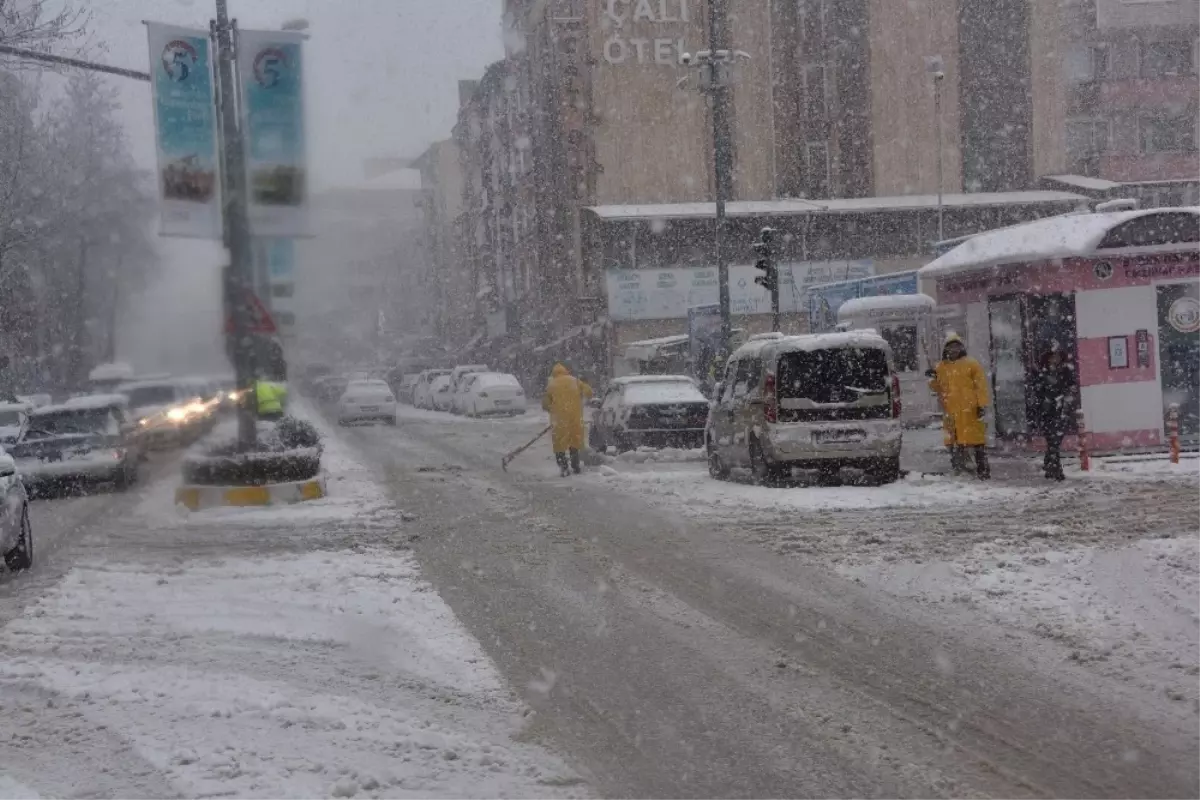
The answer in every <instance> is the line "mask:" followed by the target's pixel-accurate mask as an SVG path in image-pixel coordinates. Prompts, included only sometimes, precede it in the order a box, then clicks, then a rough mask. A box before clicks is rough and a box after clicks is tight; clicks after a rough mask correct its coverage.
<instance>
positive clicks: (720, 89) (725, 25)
mask: <svg viewBox="0 0 1200 800" xmlns="http://www.w3.org/2000/svg"><path fill="white" fill-rule="evenodd" d="M726 2H727V0H709V4H708V39H709V42H708V46H709V49H710V51H711V53H712V57H711V60H710V61H709V64H708V69H709V70H710V71H711V78H710V80H709V81H708V86H709V89H708V91H709V93H710V94H711V95H712V125H713V195H714V200H715V205H716V226H715V230H714V232H713V249H714V256H715V258H716V260H717V303H719V304H720V309H721V349H722V351H723V352H724V354H725V356H726V357H728V356H729V353H730V339H732V337H733V320H732V313H731V311H730V308H729V264H728V263H727V261H726V258H725V202H726V200H727V199H728V198H729V196H730V195H731V194H732V193H733V192H732V177H733V175H732V173H733V144H732V134H731V132H730V107H729V81H730V74H729V72H730V69H729V67H730V63H731V62H732V57H731V55H730V52H729V22H728V18H727V16H726V7H725V4H726Z"/></svg>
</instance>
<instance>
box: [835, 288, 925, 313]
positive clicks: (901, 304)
mask: <svg viewBox="0 0 1200 800" xmlns="http://www.w3.org/2000/svg"><path fill="white" fill-rule="evenodd" d="M936 305H937V301H936V300H934V299H933V298H932V297H930V296H929V295H927V294H919V293H918V294H881V295H876V296H874V297H855V298H853V299H851V300H847V301H846V302H844V303H842V304H841V305H840V306H838V317H839V318H840V317H841V316H842V315H843V314H845V315H847V316H849V315H851V314H870V313H871V312H883V311H920V310H922V309H932V308H933V307H934V306H936Z"/></svg>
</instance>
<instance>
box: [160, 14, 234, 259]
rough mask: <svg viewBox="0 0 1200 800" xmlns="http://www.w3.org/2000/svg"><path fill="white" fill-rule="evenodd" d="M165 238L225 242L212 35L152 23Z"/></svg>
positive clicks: (162, 223)
mask: <svg viewBox="0 0 1200 800" xmlns="http://www.w3.org/2000/svg"><path fill="white" fill-rule="evenodd" d="M146 30H147V33H148V35H149V39H150V89H151V92H152V95H153V103H154V127H155V139H156V143H157V147H158V187H159V193H160V195H161V198H162V208H161V212H162V213H161V222H160V225H159V233H160V234H162V235H163V236H187V237H194V238H204V239H220V238H221V191H220V183H219V181H218V177H217V176H218V169H217V127H216V121H217V120H216V116H217V115H216V106H215V105H214V102H213V76H212V46H211V43H210V42H209V38H208V31H202V30H193V29H190V28H177V27H175V26H173V25H160V24H158V23H155V22H148V23H146Z"/></svg>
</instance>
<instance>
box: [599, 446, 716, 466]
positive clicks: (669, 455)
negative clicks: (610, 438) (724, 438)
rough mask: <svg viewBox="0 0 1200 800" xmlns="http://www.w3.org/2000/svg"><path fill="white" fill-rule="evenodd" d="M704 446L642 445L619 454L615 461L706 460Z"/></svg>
mask: <svg viewBox="0 0 1200 800" xmlns="http://www.w3.org/2000/svg"><path fill="white" fill-rule="evenodd" d="M707 458H708V456H707V455H706V454H705V452H704V448H703V447H662V448H657V449H656V448H652V447H641V448H638V449H637V450H628V451H626V452H624V453H619V454H617V456H616V458H615V461H617V462H619V463H624V464H683V463H687V462H693V461H705V460H707Z"/></svg>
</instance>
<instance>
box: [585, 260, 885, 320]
mask: <svg viewBox="0 0 1200 800" xmlns="http://www.w3.org/2000/svg"><path fill="white" fill-rule="evenodd" d="M759 274H760V273H759V271H758V270H756V269H755V268H754V266H753V265H752V264H735V265H733V266H731V267H730V268H729V307H730V310H731V311H732V313H734V314H768V313H770V311H771V295H770V294H769V293H768V292H767V290H766V289H764V288H762V287H761V286H759V285H758V284H756V283H755V282H754V278H755V276H756V275H759ZM874 274H875V266H874V264H873V263H872V262H871V261H867V260H864V261H808V262H793V263H785V264H781V265H780V267H779V277H780V285H779V308H780V311H782V312H784V313H788V312H795V311H807V309H808V297H807V294H808V289H809V287H811V286H816V285H818V284H822V283H830V282H833V281H841V280H849V279H852V278H866V277H870V276H871V275H874ZM606 280H607V285H608V316H609V318H610V319H614V320H643V319H686V318H687V315H688V309H689V308H692V307H694V306H705V305H712V304H715V303H716V302H717V301H718V297H717V294H718V293H717V269H716V267H683V268H679V269H629V270H618V269H610V270H609V271H608V273H607V275H606Z"/></svg>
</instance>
